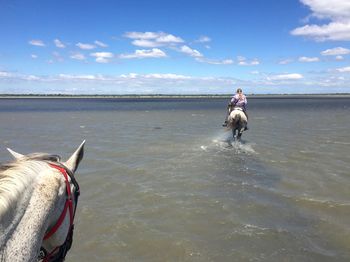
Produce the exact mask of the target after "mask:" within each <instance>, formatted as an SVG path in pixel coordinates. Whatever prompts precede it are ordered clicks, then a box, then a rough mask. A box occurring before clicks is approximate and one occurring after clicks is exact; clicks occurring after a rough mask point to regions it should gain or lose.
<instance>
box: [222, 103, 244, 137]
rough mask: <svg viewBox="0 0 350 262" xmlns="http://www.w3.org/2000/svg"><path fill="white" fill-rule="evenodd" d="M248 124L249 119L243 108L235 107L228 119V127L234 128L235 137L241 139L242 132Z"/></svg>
mask: <svg viewBox="0 0 350 262" xmlns="http://www.w3.org/2000/svg"><path fill="white" fill-rule="evenodd" d="M247 124H248V119H247V116H246V115H245V113H244V112H243V110H242V109H240V108H234V109H233V110H232V112H231V113H230V115H229V116H228V119H227V129H229V130H230V129H232V135H233V139H235V138H237V139H238V140H239V139H241V136H242V133H243V131H244V130H245V128H246V126H247ZM236 133H237V134H236Z"/></svg>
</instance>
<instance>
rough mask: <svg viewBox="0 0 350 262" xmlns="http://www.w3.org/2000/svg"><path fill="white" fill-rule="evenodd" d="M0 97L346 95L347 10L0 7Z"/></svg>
mask: <svg viewBox="0 0 350 262" xmlns="http://www.w3.org/2000/svg"><path fill="white" fill-rule="evenodd" d="M0 35H1V38H0V94H232V93H234V92H235V90H236V89H237V88H238V87H240V88H242V89H243V91H244V92H245V93H247V94H305V93H350V0H332V1H329V0H283V1H279V0H264V1H262V0H172V1H170V0H147V1H143V0H115V1H104V0H100V1H95V0H88V1H87V0H85V1H82V0H75V1H72V0H70V1H66V0H60V1H54V0H52V1H47V0H46V1H44V0H37V1H33V0H26V1H25V0H0Z"/></svg>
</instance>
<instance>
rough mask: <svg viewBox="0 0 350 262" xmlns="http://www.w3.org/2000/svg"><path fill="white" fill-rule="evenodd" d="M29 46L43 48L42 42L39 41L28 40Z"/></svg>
mask: <svg viewBox="0 0 350 262" xmlns="http://www.w3.org/2000/svg"><path fill="white" fill-rule="evenodd" d="M29 44H30V45H34V46H41V47H43V46H45V44H44V42H43V41H41V40H30V41H29Z"/></svg>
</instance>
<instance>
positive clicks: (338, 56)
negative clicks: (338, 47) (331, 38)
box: [335, 55, 344, 61]
mask: <svg viewBox="0 0 350 262" xmlns="http://www.w3.org/2000/svg"><path fill="white" fill-rule="evenodd" d="M335 60H337V61H341V60H344V57H343V56H341V55H337V56H336V57H335Z"/></svg>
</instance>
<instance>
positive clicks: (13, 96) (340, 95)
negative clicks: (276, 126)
mask: <svg viewBox="0 0 350 262" xmlns="http://www.w3.org/2000/svg"><path fill="white" fill-rule="evenodd" d="M231 96H232V94H217V95H209V94H197V95H160V94H159V95H67V94H0V99H20V98H23V99H26V98H41V99H46V98H57V99H59V98H65V99H67V98H72V99H75V98H85V99H89V98H90V99H96V98H104V99H200V98H207V99H215V98H217V99H219V98H223V99H224V98H229V97H231ZM246 96H247V97H248V98H249V99H251V98H253V99H255V98H257V99H259V98H265V99H268V98H271V99H273V98H275V99H278V98H350V93H344V94H343V93H335V94H246Z"/></svg>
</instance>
